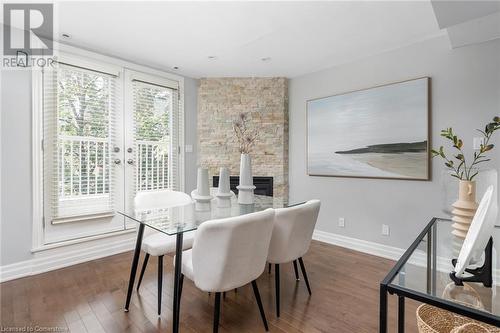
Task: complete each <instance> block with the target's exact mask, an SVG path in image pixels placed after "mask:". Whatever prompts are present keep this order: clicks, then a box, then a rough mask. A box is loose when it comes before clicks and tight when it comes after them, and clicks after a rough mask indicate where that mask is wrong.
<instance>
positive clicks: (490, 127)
mask: <svg viewBox="0 0 500 333" xmlns="http://www.w3.org/2000/svg"><path fill="white" fill-rule="evenodd" d="M498 129H500V117H494V118H493V121H492V122H490V123H488V124H486V126H485V128H484V130H478V131H479V132H480V133H481V135H482V143H481V145H480V147H479V150H477V151H475V152H474V155H473V158H472V159H467V158H466V157H465V153H464V151H463V145H464V144H463V140H462V139H460V138H459V137H458V136H457V135H456V134H455V133H454V132H453V129H452V128H451V127H450V128H447V129H444V130H442V131H441V136H442V137H444V138H446V139H448V140H449V141H450V142H451V144H452V147H453V148H454V149H455V150H456V153H455V154H454V155H452V157H448V156H449V155H448V154H447V153H445V151H444V147H443V146H441V147H439V149H432V150H431V152H432V156H433V157H440V158H442V159H443V160H444V164H445V166H446V167H447V168H449V170H450V171H451V176H452V177H455V178H457V179H458V180H459V190H458V200H457V201H455V203H453V204H452V208H453V210H452V215H453V218H452V220H453V222H454V224H453V228H454V230H453V232H452V233H453V234H454V235H455V236H458V237H460V238H465V236H466V235H467V231H468V230H469V226H470V223H471V222H472V218H473V217H474V214H475V212H476V209H477V206H478V204H477V203H476V182H475V180H474V178H475V177H476V176H477V175H478V173H479V170H478V168H477V166H478V165H479V164H480V163H484V162H488V161H489V160H490V159H489V158H487V156H486V154H487V153H488V152H489V151H491V150H492V149H493V148H494V145H493V144H492V143H490V140H491V138H492V136H493V134H494V133H495V131H497V130H498ZM468 161H471V162H468Z"/></svg>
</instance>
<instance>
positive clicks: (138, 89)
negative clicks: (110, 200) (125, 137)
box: [132, 80, 181, 192]
mask: <svg viewBox="0 0 500 333" xmlns="http://www.w3.org/2000/svg"><path fill="white" fill-rule="evenodd" d="M132 87H133V94H134V98H133V112H134V135H135V137H134V142H135V146H136V147H135V152H136V156H135V161H136V169H135V179H136V181H135V189H134V192H138V191H145V190H160V189H167V188H168V189H179V176H178V174H179V172H178V168H179V158H178V156H179V152H178V149H179V148H178V147H179V140H178V137H179V125H180V124H179V112H178V110H179V108H180V107H181V106H180V103H179V93H178V89H177V86H171V85H168V86H167V85H160V84H156V83H150V82H145V81H141V80H133V84H132Z"/></svg>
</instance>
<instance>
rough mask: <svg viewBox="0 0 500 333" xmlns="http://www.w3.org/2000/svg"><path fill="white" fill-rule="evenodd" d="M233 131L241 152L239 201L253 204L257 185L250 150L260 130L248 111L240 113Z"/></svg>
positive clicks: (234, 123) (238, 187)
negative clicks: (253, 174)
mask: <svg viewBox="0 0 500 333" xmlns="http://www.w3.org/2000/svg"><path fill="white" fill-rule="evenodd" d="M233 131H234V134H235V137H236V140H237V142H238V148H239V152H240V154H241V157H240V184H239V185H238V186H237V189H238V202H239V203H240V204H252V203H253V191H254V189H255V186H254V185H253V177H252V161H251V158H250V151H251V149H252V147H253V145H254V144H255V142H256V140H257V138H258V136H259V132H258V130H257V126H256V124H255V123H253V122H251V119H250V117H249V115H248V114H247V113H240V114H239V115H238V118H237V119H236V120H234V121H233Z"/></svg>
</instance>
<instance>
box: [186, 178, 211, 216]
mask: <svg viewBox="0 0 500 333" xmlns="http://www.w3.org/2000/svg"><path fill="white" fill-rule="evenodd" d="M191 196H192V198H193V199H194V200H195V209H196V210H210V201H211V200H212V198H213V197H212V196H211V195H210V185H209V183H208V169H205V168H198V177H197V180H196V190H194V191H193V192H192V193H191Z"/></svg>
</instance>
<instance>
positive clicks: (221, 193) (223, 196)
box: [216, 167, 231, 208]
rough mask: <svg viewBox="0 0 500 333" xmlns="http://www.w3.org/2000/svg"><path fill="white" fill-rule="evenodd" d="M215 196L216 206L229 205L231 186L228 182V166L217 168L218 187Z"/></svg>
mask: <svg viewBox="0 0 500 333" xmlns="http://www.w3.org/2000/svg"><path fill="white" fill-rule="evenodd" d="M216 196H217V206H218V207H225V208H227V207H231V188H230V184H229V169H228V168H224V167H223V168H220V170H219V187H218V189H217V194H216Z"/></svg>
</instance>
